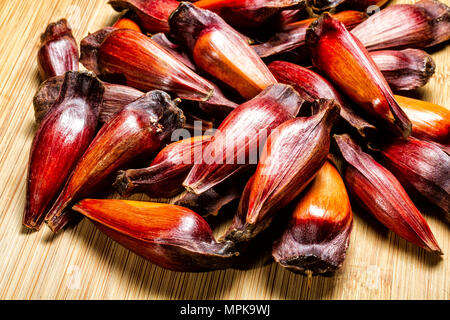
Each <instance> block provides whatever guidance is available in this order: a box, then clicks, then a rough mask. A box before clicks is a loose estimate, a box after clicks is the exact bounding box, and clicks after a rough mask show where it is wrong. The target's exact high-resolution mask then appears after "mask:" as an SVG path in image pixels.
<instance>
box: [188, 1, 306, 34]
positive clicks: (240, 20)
mask: <svg viewBox="0 0 450 320" xmlns="http://www.w3.org/2000/svg"><path fill="white" fill-rule="evenodd" d="M194 5H195V6H196V7H199V8H202V9H207V10H210V11H213V12H215V13H217V14H218V15H219V16H221V17H222V18H223V19H224V20H225V21H226V22H228V23H229V24H230V25H232V26H234V27H236V28H244V29H245V28H255V27H258V26H260V25H261V24H263V23H264V22H266V21H267V20H268V19H269V18H270V17H272V16H273V15H275V14H277V13H279V12H281V11H282V10H287V9H297V10H302V9H304V7H305V0H271V1H267V0H200V1H196V2H195V3H194Z"/></svg>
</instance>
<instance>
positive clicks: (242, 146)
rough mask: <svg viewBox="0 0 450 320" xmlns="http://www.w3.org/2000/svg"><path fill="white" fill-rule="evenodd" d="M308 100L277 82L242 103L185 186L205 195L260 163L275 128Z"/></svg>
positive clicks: (188, 177)
mask: <svg viewBox="0 0 450 320" xmlns="http://www.w3.org/2000/svg"><path fill="white" fill-rule="evenodd" d="M303 102H304V100H303V99H301V97H300V96H299V94H298V93H297V92H296V91H295V90H294V89H293V88H292V87H291V86H288V85H284V84H275V85H272V86H270V87H268V88H267V89H265V90H264V91H263V92H261V93H260V94H259V95H257V96H256V97H255V98H253V99H252V100H250V101H248V102H246V103H244V104H242V105H240V106H239V107H238V108H236V109H235V110H234V111H233V112H231V113H230V115H229V116H228V117H226V118H225V120H224V121H223V122H222V124H221V125H220V126H219V128H218V131H217V132H216V134H215V135H214V137H213V138H212V140H211V141H210V142H209V143H208V144H207V145H206V146H205V149H204V153H203V159H204V161H203V162H202V163H198V164H195V165H194V166H193V167H192V169H191V171H190V172H189V175H188V176H187V178H186V180H185V181H184V183H183V185H184V186H185V187H186V188H187V189H188V190H189V191H191V192H193V193H196V194H201V193H202V192H204V191H206V190H208V189H210V188H212V187H214V186H215V185H217V184H219V183H220V182H222V181H224V180H226V179H227V178H229V177H231V176H234V175H236V174H238V173H239V172H243V171H247V170H250V169H251V168H252V167H254V166H255V165H256V163H257V160H258V159H257V158H258V156H259V150H260V148H262V146H263V145H264V142H265V140H266V138H267V136H268V135H269V134H270V132H271V130H273V129H275V128H276V127H277V126H279V125H280V124H282V123H283V122H285V121H287V120H289V119H292V118H294V117H295V116H296V115H297V114H298V112H299V110H300V108H301V106H302V104H303Z"/></svg>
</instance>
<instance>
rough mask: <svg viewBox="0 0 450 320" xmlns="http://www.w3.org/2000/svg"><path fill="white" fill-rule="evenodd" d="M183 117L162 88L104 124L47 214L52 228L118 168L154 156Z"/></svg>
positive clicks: (63, 223)
mask: <svg viewBox="0 0 450 320" xmlns="http://www.w3.org/2000/svg"><path fill="white" fill-rule="evenodd" d="M184 120H185V119H184V115H183V113H182V111H181V110H180V109H178V108H177V107H176V106H175V105H174V103H173V102H172V100H171V98H170V96H169V95H168V94H167V93H165V92H163V91H159V90H154V91H150V92H148V93H147V94H145V95H144V96H143V97H141V98H139V99H138V100H136V101H134V102H132V103H131V104H129V105H128V106H126V107H125V108H124V109H123V110H122V111H120V112H119V113H117V114H116V116H114V117H113V118H112V119H111V120H110V121H109V122H107V123H106V124H105V125H103V127H102V128H101V129H100V131H99V132H98V133H97V135H96V137H95V138H94V140H93V141H92V143H91V144H90V146H89V148H88V149H87V150H86V152H85V153H84V154H83V156H82V157H81V159H80V161H78V164H77V166H76V167H75V169H74V170H73V172H72V174H71V176H70V178H69V179H68V181H67V183H66V185H65V187H64V189H63V190H62V192H61V194H60V195H59V197H58V199H57V200H56V202H55V203H54V205H53V207H52V208H51V209H50V210H49V212H48V213H47V215H46V218H45V220H46V222H47V223H48V225H49V227H50V228H51V229H52V230H53V231H54V232H57V231H59V230H61V229H62V228H63V227H64V226H66V225H67V223H68V222H69V220H70V219H72V218H71V217H72V216H73V215H72V214H71V213H70V211H68V210H66V209H68V207H70V204H71V203H74V202H75V201H78V200H79V199H80V198H83V197H86V196H90V195H92V194H95V193H96V192H99V190H105V189H106V188H107V187H108V186H110V185H111V184H112V182H113V181H111V180H114V177H115V174H116V172H117V171H118V170H120V169H122V168H124V167H126V166H130V165H131V164H132V163H133V162H136V161H137V160H138V159H139V158H148V157H151V156H152V155H154V154H155V153H156V152H157V151H159V150H160V149H161V148H162V146H163V145H164V144H165V143H166V142H167V140H168V139H170V138H171V135H172V132H173V131H174V130H175V129H178V128H181V127H182V126H183V124H184ZM105 187H106V188H105Z"/></svg>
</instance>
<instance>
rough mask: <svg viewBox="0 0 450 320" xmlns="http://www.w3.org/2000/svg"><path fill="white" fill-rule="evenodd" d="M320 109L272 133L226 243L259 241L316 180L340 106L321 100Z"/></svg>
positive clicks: (247, 187)
mask: <svg viewBox="0 0 450 320" xmlns="http://www.w3.org/2000/svg"><path fill="white" fill-rule="evenodd" d="M319 109H320V111H319V112H318V113H316V114H315V115H313V116H311V117H299V118H296V119H291V120H289V121H286V122H284V123H283V124H281V125H280V126H279V127H278V128H276V129H275V130H273V131H272V133H271V134H270V136H269V138H268V139H267V142H266V144H265V145H264V149H263V152H262V155H261V159H260V161H259V163H258V167H257V169H256V172H255V174H254V175H253V177H252V178H251V180H250V181H249V182H248V184H247V186H246V188H245V190H244V193H243V195H242V197H241V201H240V204H239V208H238V211H237V213H236V215H235V218H234V220H233V224H232V226H231V227H230V229H229V231H228V233H227V235H226V236H225V238H226V239H228V240H232V241H234V242H248V241H250V240H252V239H253V238H255V237H256V236H257V235H258V234H260V233H261V232H262V231H264V230H265V229H267V228H268V227H269V226H270V225H271V224H272V221H273V220H274V219H275V217H276V216H277V214H279V213H280V210H282V209H283V208H284V207H286V206H287V205H288V204H289V203H290V202H292V201H293V200H294V199H295V198H296V197H297V196H298V195H299V194H300V192H301V191H302V190H303V189H304V188H305V187H306V186H307V185H308V184H309V183H310V182H311V181H312V179H314V177H315V175H316V174H317V172H318V171H319V169H320V168H321V167H322V166H323V164H324V163H325V161H326V159H327V156H328V152H329V148H330V132H331V129H332V127H333V124H334V122H335V120H336V119H337V117H338V115H339V105H338V104H337V103H335V102H334V100H320V107H319Z"/></svg>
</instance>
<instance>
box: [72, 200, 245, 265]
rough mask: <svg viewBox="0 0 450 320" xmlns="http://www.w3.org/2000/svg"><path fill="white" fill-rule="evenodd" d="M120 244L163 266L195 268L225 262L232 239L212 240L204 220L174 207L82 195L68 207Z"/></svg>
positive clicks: (229, 256) (228, 259)
mask: <svg viewBox="0 0 450 320" xmlns="http://www.w3.org/2000/svg"><path fill="white" fill-rule="evenodd" d="M73 209H74V210H76V211H77V212H79V213H81V214H83V215H84V216H86V217H87V218H89V219H90V220H91V221H92V222H93V223H94V224H95V225H96V226H97V228H98V229H99V230H101V231H102V232H104V233H105V234H106V235H107V236H109V237H111V238H112V239H113V240H115V241H117V242H118V243H120V244H121V245H123V246H124V247H125V248H127V249H129V250H131V251H133V252H135V253H137V254H138V255H140V256H142V257H144V258H145V259H148V260H149V261H150V262H152V263H154V264H156V265H158V266H160V267H162V268H165V269H169V270H174V271H182V272H200V271H209V270H218V269H225V268H228V267H231V266H232V265H233V261H234V257H235V256H237V255H238V253H237V252H236V251H235V250H234V249H233V244H232V243H229V242H228V243H219V242H217V241H216V240H215V239H214V236H213V234H212V231H211V228H210V226H209V225H208V223H207V222H206V221H205V220H204V219H203V218H202V217H200V216H199V215H198V214H196V213H195V212H193V211H191V210H189V209H187V208H183V207H180V206H175V205H170V204H161V203H152V202H138V201H126V200H95V199H85V200H82V201H81V202H79V203H78V204H76V205H75V206H74V207H73Z"/></svg>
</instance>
